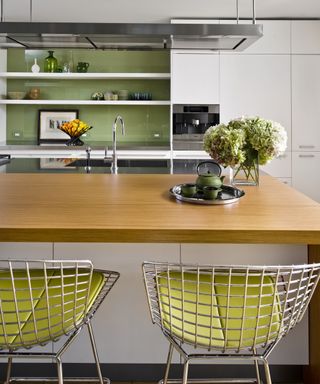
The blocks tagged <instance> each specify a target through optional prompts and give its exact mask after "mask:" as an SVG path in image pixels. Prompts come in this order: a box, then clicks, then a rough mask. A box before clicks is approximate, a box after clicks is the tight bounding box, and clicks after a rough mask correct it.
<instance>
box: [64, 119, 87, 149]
mask: <svg viewBox="0 0 320 384" xmlns="http://www.w3.org/2000/svg"><path fill="white" fill-rule="evenodd" d="M91 128H92V127H91V126H90V125H88V124H87V123H85V122H83V121H81V120H79V119H74V120H71V121H68V122H65V123H63V124H61V125H59V126H58V129H60V130H61V131H63V132H65V133H66V134H67V135H69V136H70V140H68V141H67V142H66V145H83V144H84V143H83V141H81V140H80V136H81V135H83V134H84V133H85V132H87V131H88V130H89V129H91Z"/></svg>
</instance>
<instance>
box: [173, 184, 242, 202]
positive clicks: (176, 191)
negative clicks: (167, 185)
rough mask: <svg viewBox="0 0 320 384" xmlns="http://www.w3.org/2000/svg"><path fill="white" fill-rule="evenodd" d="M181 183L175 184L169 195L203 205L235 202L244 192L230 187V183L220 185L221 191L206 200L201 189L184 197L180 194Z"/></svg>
mask: <svg viewBox="0 0 320 384" xmlns="http://www.w3.org/2000/svg"><path fill="white" fill-rule="evenodd" d="M181 185H182V184H178V185H175V186H174V187H172V188H171V189H170V195H171V196H172V197H175V198H176V199H177V200H180V201H185V202H186V203H193V204H203V205H223V204H232V203H236V202H237V201H238V200H239V199H240V197H242V196H244V195H245V193H244V191H242V190H241V189H238V188H234V187H231V186H230V185H222V186H221V189H222V191H221V192H220V193H219V194H218V198H217V199H214V200H206V199H204V198H203V194H202V193H201V191H198V192H197V193H196V194H195V195H194V196H193V197H185V196H182V195H181Z"/></svg>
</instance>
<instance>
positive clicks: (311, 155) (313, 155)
mask: <svg viewBox="0 0 320 384" xmlns="http://www.w3.org/2000/svg"><path fill="white" fill-rule="evenodd" d="M299 157H314V155H299Z"/></svg>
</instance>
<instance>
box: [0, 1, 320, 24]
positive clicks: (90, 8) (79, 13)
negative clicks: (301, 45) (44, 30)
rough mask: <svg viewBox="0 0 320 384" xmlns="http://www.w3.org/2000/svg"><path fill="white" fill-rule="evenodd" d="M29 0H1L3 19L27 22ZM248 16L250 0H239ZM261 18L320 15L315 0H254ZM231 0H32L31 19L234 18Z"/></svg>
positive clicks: (233, 7)
mask: <svg viewBox="0 0 320 384" xmlns="http://www.w3.org/2000/svg"><path fill="white" fill-rule="evenodd" d="M29 1H30V0H3V2H4V18H5V20H6V21H28V20H29ZM239 5H240V12H241V13H240V16H242V17H249V16H250V17H251V10H252V7H251V5H252V1H251V0H240V1H239ZM256 10H257V16H260V17H285V16H286V17H317V16H318V17H319V16H320V2H319V1H318V0H304V1H301V0H283V1H281V2H279V1H278V0H268V1H265V0H256ZM235 13H236V12H235V1H234V0H198V1H196V2H195V1H193V0H174V1H172V0H162V1H155V0H151V1H150V0H135V1H132V0H108V1H106V0H91V1H90V2H88V1H87V0H68V1H64V0H55V1H51V0H33V21H57V22H58V21H74V22H92V21H96V22H166V21H168V20H169V19H170V18H174V17H182V18H185V17H189V18H212V17H213V18H214V17H235Z"/></svg>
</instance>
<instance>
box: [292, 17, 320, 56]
mask: <svg viewBox="0 0 320 384" xmlns="http://www.w3.org/2000/svg"><path fill="white" fill-rule="evenodd" d="M292 53H293V54H300V53H301V54H320V21H292Z"/></svg>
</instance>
